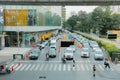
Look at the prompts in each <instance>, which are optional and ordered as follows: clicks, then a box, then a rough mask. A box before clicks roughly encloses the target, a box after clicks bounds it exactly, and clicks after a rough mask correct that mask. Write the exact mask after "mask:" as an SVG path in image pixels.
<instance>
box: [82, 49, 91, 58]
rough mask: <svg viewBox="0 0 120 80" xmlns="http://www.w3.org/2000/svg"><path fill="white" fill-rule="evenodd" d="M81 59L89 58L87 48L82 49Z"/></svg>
mask: <svg viewBox="0 0 120 80" xmlns="http://www.w3.org/2000/svg"><path fill="white" fill-rule="evenodd" d="M81 57H90V51H89V48H82V51H81Z"/></svg>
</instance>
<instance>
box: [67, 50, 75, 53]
mask: <svg viewBox="0 0 120 80" xmlns="http://www.w3.org/2000/svg"><path fill="white" fill-rule="evenodd" d="M65 52H66V53H72V52H73V51H72V50H66V51H65Z"/></svg>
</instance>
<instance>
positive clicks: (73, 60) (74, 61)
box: [73, 59, 75, 68]
mask: <svg viewBox="0 0 120 80" xmlns="http://www.w3.org/2000/svg"><path fill="white" fill-rule="evenodd" d="M73 68H75V60H74V59H73Z"/></svg>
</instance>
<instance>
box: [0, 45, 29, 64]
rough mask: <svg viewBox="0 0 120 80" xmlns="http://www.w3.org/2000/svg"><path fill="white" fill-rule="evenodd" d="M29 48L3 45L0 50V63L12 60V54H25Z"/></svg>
mask: <svg viewBox="0 0 120 80" xmlns="http://www.w3.org/2000/svg"><path fill="white" fill-rule="evenodd" d="M29 50H31V48H16V47H5V48H4V49H2V50H0V63H3V62H11V61H12V60H13V54H23V55H24V54H26V53H27V51H29Z"/></svg>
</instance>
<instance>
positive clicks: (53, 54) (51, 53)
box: [49, 48, 56, 58]
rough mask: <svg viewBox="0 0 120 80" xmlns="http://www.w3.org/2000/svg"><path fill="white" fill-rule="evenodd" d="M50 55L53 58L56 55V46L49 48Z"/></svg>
mask: <svg viewBox="0 0 120 80" xmlns="http://www.w3.org/2000/svg"><path fill="white" fill-rule="evenodd" d="M49 57H51V58H54V57H56V50H55V48H50V50H49Z"/></svg>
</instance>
